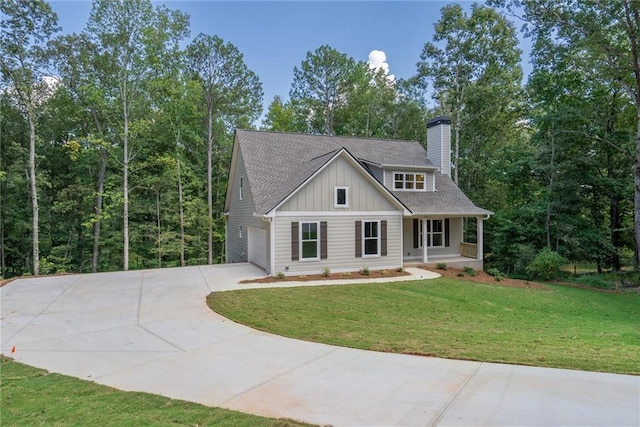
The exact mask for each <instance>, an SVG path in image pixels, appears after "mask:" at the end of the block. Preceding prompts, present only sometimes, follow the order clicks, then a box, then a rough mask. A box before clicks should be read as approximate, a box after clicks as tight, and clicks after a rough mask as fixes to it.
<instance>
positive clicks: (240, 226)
mask: <svg viewBox="0 0 640 427" xmlns="http://www.w3.org/2000/svg"><path fill="white" fill-rule="evenodd" d="M238 237H239V238H240V239H242V224H240V225H239V226H238Z"/></svg>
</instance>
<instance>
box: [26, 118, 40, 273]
mask: <svg viewBox="0 0 640 427" xmlns="http://www.w3.org/2000/svg"><path fill="white" fill-rule="evenodd" d="M27 116H28V119H29V182H30V184H31V205H32V208H33V222H32V227H33V275H34V276H37V275H39V274H40V237H39V215H38V187H37V183H36V125H35V122H34V118H33V111H32V109H31V107H28V111H27Z"/></svg>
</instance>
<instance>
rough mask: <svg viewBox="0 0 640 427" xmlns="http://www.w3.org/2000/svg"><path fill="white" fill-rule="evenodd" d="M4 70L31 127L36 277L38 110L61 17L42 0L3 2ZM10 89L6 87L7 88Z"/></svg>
mask: <svg viewBox="0 0 640 427" xmlns="http://www.w3.org/2000/svg"><path fill="white" fill-rule="evenodd" d="M0 12H2V15H3V16H4V18H3V19H2V24H1V25H2V27H1V28H2V32H1V33H0V46H2V48H1V49H2V51H1V53H2V55H0V58H1V59H0V66H1V67H2V78H3V80H4V81H5V82H7V83H8V84H9V87H8V89H9V90H10V91H11V92H12V93H13V94H14V95H15V100H16V101H17V103H18V104H19V105H20V107H21V108H22V109H23V111H24V114H26V116H27V121H28V123H29V184H30V188H31V204H32V236H33V242H32V245H33V274H34V275H38V274H39V272H40V270H39V262H40V249H39V244H40V238H39V219H38V215H39V211H38V186H37V180H36V110H37V108H38V106H39V105H40V104H41V103H42V101H43V99H42V93H43V91H45V92H46V91H47V89H48V88H47V87H46V83H45V82H44V81H43V79H42V78H43V77H44V75H43V72H44V71H45V68H46V64H47V61H48V55H47V53H48V52H47V49H46V46H47V43H48V41H49V40H50V38H51V37H52V35H53V34H55V32H56V31H58V30H59V28H58V25H57V17H56V15H55V13H54V12H53V11H52V10H51V7H50V6H49V5H48V4H47V3H45V2H43V1H42V0H33V1H31V0H7V1H3V2H0ZM5 87H6V86H5Z"/></svg>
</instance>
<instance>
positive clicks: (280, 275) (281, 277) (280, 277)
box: [276, 271, 284, 279]
mask: <svg viewBox="0 0 640 427" xmlns="http://www.w3.org/2000/svg"><path fill="white" fill-rule="evenodd" d="M276 279H284V273H283V272H282V271H279V272H278V273H276Z"/></svg>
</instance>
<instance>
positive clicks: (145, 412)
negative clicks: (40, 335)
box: [0, 356, 303, 427]
mask: <svg viewBox="0 0 640 427" xmlns="http://www.w3.org/2000/svg"><path fill="white" fill-rule="evenodd" d="M0 366H1V369H0V384H1V385H2V393H1V397H0V404H1V407H2V415H1V419H0V422H1V423H2V426H3V427H5V426H6V427H8V426H27V425H29V426H35V425H47V426H49V425H52V426H71V425H73V426H80V425H85V426H211V425H215V426H234V427H235V426H299V425H303V424H299V423H296V422H293V421H290V420H276V419H271V418H263V417H258V416H254V415H248V414H243V413H241V412H236V411H230V410H226V409H220V408H210V407H207V406H204V405H199V404H197V403H190V402H185V401H181V400H173V399H169V398H166V397H161V396H156V395H153V394H147V393H134V392H124V391H119V390H116V389H113V388H110V387H106V386H102V385H98V384H95V383H92V382H89V381H83V380H79V379H76V378H72V377H68V376H65V375H59V374H50V373H48V372H47V371H43V370H42V369H37V368H32V367H30V366H27V365H24V364H21V363H18V362H15V361H13V360H11V359H9V358H6V357H4V356H3V357H2V361H1V365H0Z"/></svg>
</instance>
